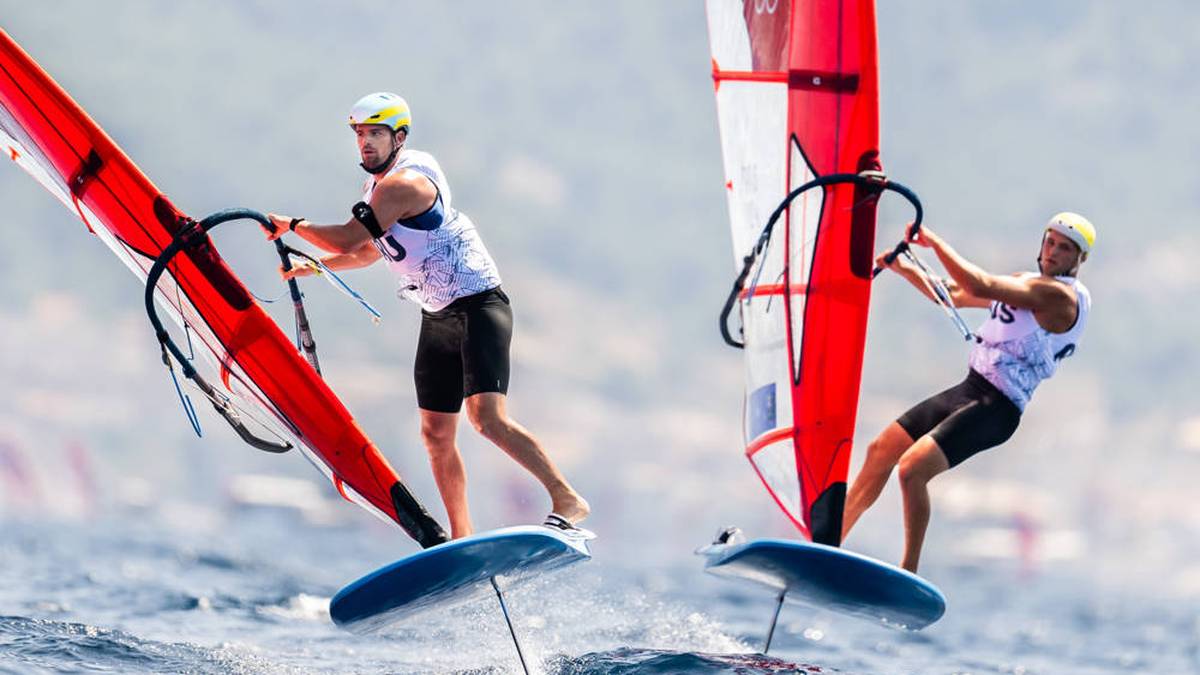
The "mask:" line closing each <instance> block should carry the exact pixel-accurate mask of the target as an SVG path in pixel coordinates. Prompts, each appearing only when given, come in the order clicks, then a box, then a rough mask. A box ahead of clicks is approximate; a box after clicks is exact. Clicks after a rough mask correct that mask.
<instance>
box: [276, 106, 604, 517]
mask: <svg viewBox="0 0 1200 675" xmlns="http://www.w3.org/2000/svg"><path fill="white" fill-rule="evenodd" d="M411 123H412V115H411V112H410V110H409V108H408V104H407V103H406V102H405V101H404V99H403V98H401V97H399V96H397V95H395V94H390V93H375V94H369V95H367V96H365V97H363V98H362V99H360V100H359V101H358V102H357V103H356V104H355V105H354V107H353V108H352V110H351V112H350V126H351V128H353V130H354V132H355V135H356V136H357V139H358V150H359V155H360V157H361V159H362V164H361V166H362V168H363V169H364V170H366V171H367V172H368V173H370V174H371V176H370V177H369V178H368V179H367V181H366V183H365V185H364V194H363V198H362V201H361V202H359V203H357V204H355V205H354V207H353V208H352V213H353V217H351V218H350V220H348V221H347V222H345V223H344V224H334V225H317V224H314V223H311V222H309V221H308V220H305V219H303V218H289V217H288V216H281V215H276V214H270V216H269V217H270V219H271V222H272V223H273V224H274V225H275V232H274V233H269V234H268V238H269V239H277V238H279V237H280V236H282V235H283V234H285V233H287V232H288V231H292V232H295V233H296V234H298V235H299V236H300V237H301V238H303V239H305V240H306V241H308V242H310V243H312V244H314V245H316V246H318V247H320V248H321V249H324V250H326V251H328V252H330V253H332V254H333V255H331V256H328V257H326V258H324V259H323V260H322V262H323V263H324V264H325V265H326V266H327V267H329V268H330V269H333V270H340V269H352V268H358V267H365V266H367V265H370V264H372V263H374V262H375V261H377V260H379V259H380V258H384V259H386V260H387V263H388V267H389V268H391V270H392V272H393V273H394V274H395V275H396V277H397V279H398V280H399V285H400V291H399V293H400V295H401V296H402V297H404V298H407V299H409V300H412V301H414V302H416V303H417V304H419V305H420V306H421V309H422V312H421V329H420V336H419V338H418V343H417V353H416V359H415V364H414V379H415V381H416V393H417V403H418V406H419V407H420V415H421V435H422V438H423V440H424V443H425V447H426V449H427V450H428V452H429V457H430V463H431V465H432V467H433V474H434V478H435V480H436V482H437V485H438V490H439V491H440V492H441V495H442V501H443V503H444V504H445V507H446V511H447V514H448V516H449V519H450V529H451V536H453V537H454V538H459V537H464V536H467V535H469V534H471V533H472V532H473V527H472V524H471V515H470V511H469V508H468V504H467V489H466V469H465V467H464V465H463V461H462V456H461V454H460V453H459V449H458V445H457V441H456V435H457V427H458V417H459V412H460V411H461V409H462V406H463V402H464V401H465V402H466V408H467V417H468V419H470V421H471V423H472V425H473V426H474V427H475V429H476V430H478V431H479V433H480V434H481V435H483V436H484V437H485V438H487V439H488V440H489V441H491V442H492V443H494V444H495V445H497V446H498V447H500V448H501V449H502V450H504V451H505V452H506V453H507V454H508V455H509V456H510V457H512V458H513V459H514V460H516V462H517V463H519V464H520V465H521V466H523V467H524V468H525V469H526V470H528V471H529V472H530V473H531V474H533V476H534V477H535V478H537V480H538V481H540V482H541V483H542V485H543V486H545V488H546V490H547V491H548V492H549V493H550V501H551V513H550V515H549V516H547V518H546V523H545V524H546V525H548V526H552V527H558V528H561V529H567V530H573V529H576V528H575V525H576V524H577V523H579V522H580V521H582V520H583V519H584V518H586V517H587V516H588V513H589V510H590V509H589V507H588V503H587V501H585V500H584V499H583V497H581V496H580V495H579V493H578V492H576V491H575V489H574V488H573V487H572V486H571V485H570V483H568V482H567V479H566V478H565V477H564V476H563V474H562V473H561V472H560V471H559V470H558V468H557V467H556V466H555V464H554V462H552V461H551V459H550V457H549V455H548V454H547V453H546V451H545V450H544V449H543V447H542V445H541V443H539V442H538V440H537V439H536V438H534V437H533V435H532V434H530V433H529V432H528V431H527V430H526V429H525V428H524V427H523V426H521V425H520V424H518V423H517V422H516V421H514V420H513V419H512V418H511V417H509V415H508V412H507V407H506V402H507V392H508V384H509V344H510V341H511V338H512V309H511V307H510V302H509V297H508V295H507V294H506V293H505V292H504V291H503V290H501V288H500V274H499V272H498V270H497V268H496V264H495V262H494V261H493V260H492V257H491V255H490V254H489V253H488V251H487V249H486V248H485V247H484V245H483V241H482V239H480V237H479V234H478V232H477V231H476V229H475V226H474V224H473V223H472V222H471V220H470V219H469V218H468V217H467V216H466V214H464V213H461V212H459V211H457V210H455V209H454V208H453V207H452V205H451V195H450V188H449V184H448V183H447V181H446V177H445V175H444V174H443V173H442V169H441V166H440V165H439V164H438V162H437V160H435V159H434V158H433V156H432V155H430V154H428V153H425V152H421V151H418V150H413V149H410V148H406V147H405V145H404V144H405V141H406V140H407V138H408V132H409V127H410V125H411ZM313 271H314V270H313V269H312V268H311V267H308V266H299V267H296V268H293V269H292V270H291V271H289V272H286V273H285V274H284V276H285V278H290V277H293V276H303V275H306V274H311V273H312V272H313Z"/></svg>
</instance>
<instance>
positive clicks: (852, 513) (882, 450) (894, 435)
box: [842, 422, 913, 540]
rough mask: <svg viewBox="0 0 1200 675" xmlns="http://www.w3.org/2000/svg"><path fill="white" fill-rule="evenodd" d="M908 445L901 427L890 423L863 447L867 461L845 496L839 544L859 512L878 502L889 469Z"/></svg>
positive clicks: (894, 464)
mask: <svg viewBox="0 0 1200 675" xmlns="http://www.w3.org/2000/svg"><path fill="white" fill-rule="evenodd" d="M912 444H913V439H912V437H910V436H909V435H908V432H907V431H905V430H904V427H902V426H900V425H899V424H897V423H895V422H892V423H891V424H889V425H887V427H886V428H884V430H883V431H882V432H880V434H879V435H878V436H876V437H875V440H873V441H871V444H870V445H868V446H867V459H866V461H864V462H863V466H862V469H860V470H859V472H858V476H856V477H855V478H854V483H852V484H851V486H850V492H849V494H847V495H846V508H845V511H844V512H843V513H842V539H843V540H844V539H845V538H846V537H847V535H849V534H850V529H851V528H852V527H854V524H855V523H857V522H858V519H859V517H860V516H862V514H863V512H864V511H866V510H867V509H868V508H870V506H871V505H872V504H874V503H875V500H876V499H879V493H880V492H882V491H883V486H884V485H886V484H887V480H888V478H889V477H890V476H891V475H892V468H893V467H895V466H896V462H898V461H900V456H901V455H903V454H904V451H905V450H907V449H908V448H909V447H911V446H912Z"/></svg>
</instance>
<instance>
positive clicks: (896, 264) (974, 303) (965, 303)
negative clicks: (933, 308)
mask: <svg viewBox="0 0 1200 675" xmlns="http://www.w3.org/2000/svg"><path fill="white" fill-rule="evenodd" d="M891 254H892V251H891V249H887V250H885V251H883V252H881V253H880V254H879V255H878V256H876V257H875V265H876V266H879V267H886V268H888V269H890V270H892V271H893V272H895V273H896V274H899V275H900V276H902V277H904V279H905V280H906V281H908V283H910V284H912V285H913V287H914V288H916V289H917V290H918V291H921V293H922V294H923V295H924V296H925V297H926V298H929V301H930V302H934V303H937V301H938V299H937V294H936V293H935V292H934V290H933V286H932V285H931V284H930V282H929V279H927V278H926V277H925V274H924V273H923V272H922V271H921V269H920V268H918V267H917V266H916V265H914V264H913V263H912V262H911V261H910V260H908V258H905V257H904V256H901V255H898V256H896V257H895V258H894V259H893V260H892V262H891V263H888V262H887V256H889V255H891ZM942 281H943V282H944V283H945V284H946V288H947V289H948V290H949V291H950V300H951V301H952V302H953V303H954V306H955V307H988V306H989V305H990V304H991V301H990V300H984V299H982V298H977V297H975V296H973V295H971V294H970V293H967V292H966V291H964V290H963V288H962V287H961V286H959V285H958V284H957V283H955V281H954V280H953V279H943V280H942Z"/></svg>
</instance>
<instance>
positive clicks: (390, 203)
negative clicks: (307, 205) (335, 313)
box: [264, 171, 437, 253]
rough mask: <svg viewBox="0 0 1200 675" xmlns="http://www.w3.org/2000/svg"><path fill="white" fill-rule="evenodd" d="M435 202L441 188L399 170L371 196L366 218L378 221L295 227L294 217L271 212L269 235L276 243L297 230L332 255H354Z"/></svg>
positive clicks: (352, 220) (353, 220)
mask: <svg viewBox="0 0 1200 675" xmlns="http://www.w3.org/2000/svg"><path fill="white" fill-rule="evenodd" d="M435 199H437V188H436V187H434V185H433V182H432V181H430V180H429V179H428V178H425V177H424V176H422V175H421V174H419V173H416V172H414V171H398V172H396V173H394V174H392V175H390V176H388V177H386V178H384V179H383V180H381V181H379V184H378V185H376V186H375V191H374V192H373V193H372V194H371V203H370V208H369V209H368V210H367V211H366V212H365V213H366V214H369V215H365V214H364V215H363V218H365V219H366V220H370V221H374V222H370V223H368V222H364V221H363V220H360V218H359V217H358V216H353V217H351V218H350V220H348V221H346V222H345V223H342V224H341V225H317V224H316V223H310V222H309V221H307V220H300V221H299V222H298V223H296V225H295V227H294V228H292V227H291V222H292V219H291V218H288V217H287V216H281V215H277V214H274V213H270V214H267V217H268V218H270V219H271V223H272V224H273V225H274V226H275V231H274V232H270V233H268V234H267V239H268V240H272V241H273V240H275V239H278V238H280V237H282V236H283V235H284V234H286V233H287V232H288V230H289V229H293V230H294V231H295V233H296V234H298V235H300V238H301V239H304V240H305V241H307V242H309V243H310V244H313V245H315V246H318V247H320V248H321V249H324V250H326V251H329V252H330V253H351V252H353V251H356V250H358V249H359V248H360V247H361V246H362V245H363V244H366V243H369V242H370V241H371V240H372V239H378V238H379V237H382V236H383V233H384V232H385V231H386V230H387V228H388V227H389V224H390V223H394V222H396V221H397V220H399V219H401V218H410V217H412V216H415V215H418V214H420V213H424V212H425V211H426V210H428V209H429V207H430V206H432V205H433V202H434V200H435ZM371 216H374V217H373V218H372V217H371ZM264 229H265V228H264Z"/></svg>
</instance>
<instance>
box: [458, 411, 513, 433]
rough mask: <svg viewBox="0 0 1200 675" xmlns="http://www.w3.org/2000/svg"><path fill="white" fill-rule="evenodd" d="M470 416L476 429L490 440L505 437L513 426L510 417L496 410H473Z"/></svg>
mask: <svg viewBox="0 0 1200 675" xmlns="http://www.w3.org/2000/svg"><path fill="white" fill-rule="evenodd" d="M468 417H470V418H471V426H473V427H475V431H477V432H479V435H480V436H483V437H484V438H486V439H488V440H495V439H497V438H503V437H504V436H506V435H507V434H508V431H509V428H510V427H511V426H512V425H511V424H510V423H509V421H508V418H506V417H504V416H503V415H501V414H500V413H499V412H497V411H495V410H472V411H470V414H469V415H468Z"/></svg>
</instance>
